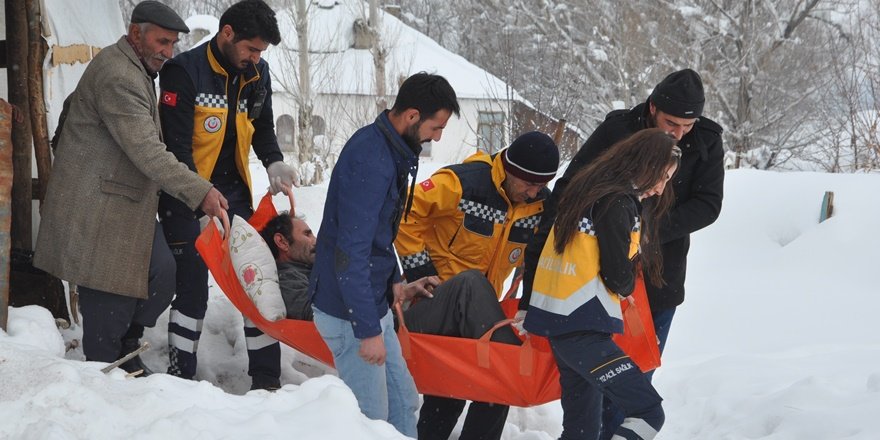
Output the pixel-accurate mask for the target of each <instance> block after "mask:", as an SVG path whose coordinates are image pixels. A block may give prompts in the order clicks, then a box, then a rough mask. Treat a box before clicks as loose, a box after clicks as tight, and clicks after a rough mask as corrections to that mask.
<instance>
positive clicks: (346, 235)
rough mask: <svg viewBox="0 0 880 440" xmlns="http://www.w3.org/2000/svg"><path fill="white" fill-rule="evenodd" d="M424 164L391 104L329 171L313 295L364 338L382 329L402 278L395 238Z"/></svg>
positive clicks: (320, 305)
mask: <svg viewBox="0 0 880 440" xmlns="http://www.w3.org/2000/svg"><path fill="white" fill-rule="evenodd" d="M419 149H420V148H419ZM418 164H419V157H418V151H413V149H412V148H410V147H409V146H408V145H407V144H406V142H404V140H403V138H401V137H400V135H399V134H398V133H397V131H395V129H394V127H393V126H392V125H391V122H390V121H389V120H388V116H387V111H386V112H383V113H382V114H380V115H379V117H378V118H376V121H375V122H374V123H372V124H370V125H368V126H366V127H363V128H361V129H360V130H358V131H357V132H356V133H355V134H354V135H353V136H352V137H351V139H349V140H348V142H347V143H346V144H345V147H343V149H342V153H340V155H339V159H338V160H337V162H336V166H335V167H334V168H333V173H332V174H331V176H330V187H329V189H328V191H327V201H326V204H325V205H324V219H323V221H322V222H321V229H320V233H319V234H318V243H317V249H316V256H315V266H314V269H313V270H312V274H311V277H310V279H309V294H310V295H311V296H312V298H313V304H314V305H315V307H317V308H318V309H319V310H321V311H322V312H324V313H326V314H328V315H330V316H334V317H336V318H339V319H345V320H348V321H349V322H351V325H352V329H353V331H354V335H355V336H356V337H357V338H359V339H364V338H368V337H371V336H376V335H378V334H380V333H381V327H380V325H379V320H380V319H381V318H382V316H384V315H385V313H387V311H388V304H389V298H390V297H391V284H392V283H396V282H400V280H401V276H400V268H399V267H398V263H397V257H396V255H395V253H394V247H393V243H394V238H395V236H396V235H397V228H398V225H399V224H400V218H401V216H402V214H403V211H404V207H405V206H404V205H405V199H406V190H407V178H408V177H412V179H413V180H412V181H413V182H415V173H416V171H417V170H418Z"/></svg>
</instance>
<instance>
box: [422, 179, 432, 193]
mask: <svg viewBox="0 0 880 440" xmlns="http://www.w3.org/2000/svg"><path fill="white" fill-rule="evenodd" d="M419 185H420V186H421V187H422V191H430V190H432V189H434V182H433V181H431V179H428V180H425V181H424V182H422V183H420V184H419Z"/></svg>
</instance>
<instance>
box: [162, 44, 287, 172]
mask: <svg viewBox="0 0 880 440" xmlns="http://www.w3.org/2000/svg"><path fill="white" fill-rule="evenodd" d="M159 84H160V86H161V89H162V92H161V95H160V105H159V114H160V118H161V122H162V132H163V135H164V139H165V143H166V145H167V146H168V150H169V151H171V152H172V153H174V155H175V156H177V158H178V160H180V161H181V162H183V163H185V164H187V166H189V168H190V169H192V170H193V171H196V172H198V173H199V175H200V176H202V177H204V178H205V179H207V180H210V181H211V182H213V183H215V184H216V183H228V182H231V181H234V180H239V181H243V182H245V183H246V184H247V185H248V188H250V185H251V177H250V171H249V169H248V154H249V153H250V148H251V145H253V148H254V152H255V153H256V154H257V157H258V158H259V159H260V160H261V161H262V162H263V165H264V166H268V165H269V164H270V163H272V162H276V161H279V160H282V159H283V156H282V155H281V150H280V148H279V147H278V140H277V138H276V137H275V125H274V121H273V118H274V116H273V114H272V84H271V81H270V78H269V65H268V64H267V63H266V61H265V60H260V62H259V63H257V64H256V65H249V66H248V67H246V68H245V69H244V70H238V69H236V68H234V67H232V66H231V65H229V63H228V61H227V60H226V59H225V58H224V57H223V56H222V54H221V52H220V50H219V49H218V47H217V43H216V38H214V39H212V40H211V41H209V42H207V43H205V44H202V45H201V46H198V47H196V48H194V49H192V50H189V51H186V52H183V53H181V54H180V55H177V56H176V57H174V59H172V60H171V61H169V62H167V63H165V66H164V67H163V68H162V72H161V75H160V80H159ZM255 106H257V107H259V108H260V110H259V111H258V112H259V115H257V116H258V117H256V118H254V116H255V115H254V114H253V113H255V111H254V110H255Z"/></svg>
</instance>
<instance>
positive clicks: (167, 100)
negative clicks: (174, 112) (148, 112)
mask: <svg viewBox="0 0 880 440" xmlns="http://www.w3.org/2000/svg"><path fill="white" fill-rule="evenodd" d="M162 104H165V105H167V106H168V107H177V93H174V92H169V91H167V90H166V91H164V92H162Z"/></svg>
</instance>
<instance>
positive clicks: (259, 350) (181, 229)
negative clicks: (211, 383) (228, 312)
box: [159, 181, 281, 381]
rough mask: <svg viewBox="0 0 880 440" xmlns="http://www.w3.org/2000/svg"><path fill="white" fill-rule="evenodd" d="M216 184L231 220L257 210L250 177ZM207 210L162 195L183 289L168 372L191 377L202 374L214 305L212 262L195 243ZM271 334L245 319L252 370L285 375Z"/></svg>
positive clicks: (171, 328) (173, 319)
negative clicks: (202, 341) (202, 349)
mask: <svg viewBox="0 0 880 440" xmlns="http://www.w3.org/2000/svg"><path fill="white" fill-rule="evenodd" d="M216 188H217V189H218V190H219V191H220V192H221V193H222V194H223V196H224V197H226V200H227V202H229V210H228V211H227V212H228V214H229V218H230V221H231V220H232V218H233V216H236V215H237V216H239V217H241V218H243V219H245V220H247V219H249V218H250V216H251V215H252V214H253V209H252V208H251V197H250V192H249V191H250V190H249V189H248V187H247V185H246V184H244V182H241V181H235V182H232V183H229V184H223V185H220V184H218V185H216ZM201 215H202V213H201V212H199V213H198V214H195V213H193V212H192V211H191V210H189V208H187V207H186V206H185V205H184V204H183V203H181V202H180V201H178V200H177V199H175V198H173V197H170V196H168V195H167V194H162V197H160V199H159V218H160V220H161V221H162V225H163V226H164V227H165V236H166V239H167V240H168V245H169V247H170V248H171V251H172V253H173V254H174V259H175V260H176V261H177V295H176V296H175V297H174V301H173V302H172V303H171V315H170V317H169V320H168V344H169V361H170V365H169V367H168V373H169V374H173V375H175V376H180V377H184V378H187V379H192V378H193V377H194V376H195V374H196V366H197V355H196V353H197V352H198V342H199V337H200V336H201V333H202V321H203V320H204V318H205V313H206V312H207V309H208V268H207V266H205V262H204V261H203V260H202V257H201V256H199V253H198V251H197V250H196V248H195V241H196V238H198V236H199V234H200V232H201V230H200V226H199V220H198V217H197V216H201ZM267 338H269V337H268V336H267V335H264V334H263V332H261V331H260V330H259V329H257V328H256V327H254V326H253V324H250V323H249V322H248V321H247V320H245V340H246V342H247V346H248V374H249V375H251V377H254V376H266V377H273V378H274V379H275V380H276V381H277V379H278V378H279V376H280V375H281V346H280V345H279V344H278V342H277V341H274V340H271V339H270V338H269V340H268V341H267ZM254 341H257V342H258V343H259V346H258V347H253V345H254V344H253V343H252V342H254Z"/></svg>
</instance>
